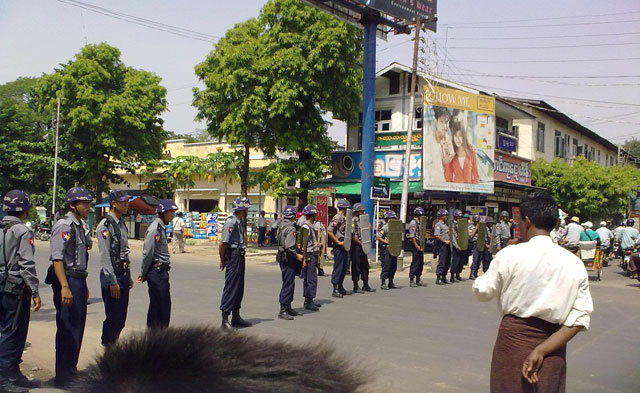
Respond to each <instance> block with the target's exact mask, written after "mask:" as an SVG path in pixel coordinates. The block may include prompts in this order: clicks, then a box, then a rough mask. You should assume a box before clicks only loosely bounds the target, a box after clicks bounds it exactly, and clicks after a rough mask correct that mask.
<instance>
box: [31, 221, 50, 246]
mask: <svg viewBox="0 0 640 393" xmlns="http://www.w3.org/2000/svg"><path fill="white" fill-rule="evenodd" d="M33 232H34V236H35V238H36V239H37V240H41V241H43V242H46V241H48V240H49V239H51V228H49V227H47V226H44V225H42V224H36V227H35V230H34V231H33Z"/></svg>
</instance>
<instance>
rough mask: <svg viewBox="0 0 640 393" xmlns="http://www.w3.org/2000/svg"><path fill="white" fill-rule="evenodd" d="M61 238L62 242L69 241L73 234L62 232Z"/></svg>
mask: <svg viewBox="0 0 640 393" xmlns="http://www.w3.org/2000/svg"><path fill="white" fill-rule="evenodd" d="M60 236H62V241H65V242H66V241H68V240H69V239H71V232H61V233H60Z"/></svg>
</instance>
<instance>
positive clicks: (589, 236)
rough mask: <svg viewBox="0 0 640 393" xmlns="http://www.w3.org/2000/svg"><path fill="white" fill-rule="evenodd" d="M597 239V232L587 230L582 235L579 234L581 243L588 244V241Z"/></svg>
mask: <svg viewBox="0 0 640 393" xmlns="http://www.w3.org/2000/svg"><path fill="white" fill-rule="evenodd" d="M599 239H600V235H598V232H596V231H594V230H592V229H587V230H585V231H582V233H581V234H580V241H581V242H590V241H594V240H599Z"/></svg>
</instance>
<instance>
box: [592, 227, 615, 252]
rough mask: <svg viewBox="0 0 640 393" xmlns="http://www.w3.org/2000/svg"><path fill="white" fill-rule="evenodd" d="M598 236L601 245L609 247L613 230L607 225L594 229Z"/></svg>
mask: <svg viewBox="0 0 640 393" xmlns="http://www.w3.org/2000/svg"><path fill="white" fill-rule="evenodd" d="M596 232H597V233H598V236H600V242H601V244H602V247H609V246H610V245H611V239H613V232H611V230H609V228H607V227H600V228H598V229H596Z"/></svg>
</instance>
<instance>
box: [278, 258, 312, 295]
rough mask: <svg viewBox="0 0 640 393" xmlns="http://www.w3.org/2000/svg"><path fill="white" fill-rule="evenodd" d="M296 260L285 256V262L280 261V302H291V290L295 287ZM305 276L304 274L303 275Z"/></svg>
mask: <svg viewBox="0 0 640 393" xmlns="http://www.w3.org/2000/svg"><path fill="white" fill-rule="evenodd" d="M297 263H298V261H296V260H294V259H292V258H291V257H287V260H286V261H285V262H280V272H282V288H281V289H280V304H291V302H292V301H293V291H294V290H295V287H296V264H297ZM305 277H306V276H305Z"/></svg>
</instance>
